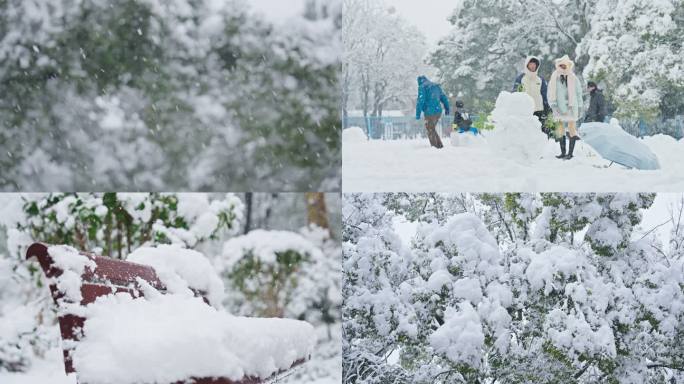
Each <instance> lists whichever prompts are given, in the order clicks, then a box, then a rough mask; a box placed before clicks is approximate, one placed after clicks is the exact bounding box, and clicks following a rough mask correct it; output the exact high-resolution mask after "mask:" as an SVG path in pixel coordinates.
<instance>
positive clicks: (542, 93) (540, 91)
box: [513, 56, 551, 134]
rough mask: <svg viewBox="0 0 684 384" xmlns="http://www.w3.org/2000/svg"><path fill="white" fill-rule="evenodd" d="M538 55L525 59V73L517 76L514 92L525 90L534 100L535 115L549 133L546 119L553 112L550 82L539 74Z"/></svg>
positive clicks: (543, 129)
mask: <svg viewBox="0 0 684 384" xmlns="http://www.w3.org/2000/svg"><path fill="white" fill-rule="evenodd" d="M540 64H541V61H540V60H539V58H538V57H535V56H528V57H527V59H526V60H525V66H524V67H523V73H521V74H520V75H518V77H516V78H515V82H514V83H513V92H525V93H527V94H528V95H529V96H530V97H531V98H532V100H534V115H535V116H537V118H538V119H539V122H540V123H541V125H542V132H544V133H546V134H548V132H547V131H546V128H545V123H546V119H547V117H548V115H549V113H550V112H551V106H550V105H549V100H548V97H547V90H548V84H547V82H546V80H544V78H542V77H540V76H539V74H538V73H539V65H540Z"/></svg>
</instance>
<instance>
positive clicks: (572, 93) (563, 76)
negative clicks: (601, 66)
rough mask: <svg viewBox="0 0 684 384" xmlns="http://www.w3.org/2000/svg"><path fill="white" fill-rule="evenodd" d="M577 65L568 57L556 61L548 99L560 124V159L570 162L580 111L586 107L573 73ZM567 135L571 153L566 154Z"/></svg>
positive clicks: (577, 80) (580, 86)
mask: <svg viewBox="0 0 684 384" xmlns="http://www.w3.org/2000/svg"><path fill="white" fill-rule="evenodd" d="M574 66H575V63H573V62H572V60H570V58H569V57H568V55H565V56H563V57H561V58H560V59H556V70H555V71H553V74H551V79H550V80H549V90H548V98H549V104H550V105H551V109H552V110H553V117H554V120H556V121H557V122H559V124H558V131H557V135H556V136H557V137H558V136H560V147H561V154H560V155H558V156H556V157H557V158H559V159H565V160H570V159H572V153H573V151H574V150H575V143H576V142H577V140H579V136H577V120H579V117H580V109H581V108H582V106H583V105H584V101H583V100H582V90H583V87H582V85H581V84H580V82H579V79H578V78H577V76H575V73H574V72H573V71H572V69H573V68H574ZM566 135H567V137H568V139H569V140H570V151H569V152H568V153H567V154H566V152H565V149H566V148H565V146H566V138H565V137H566Z"/></svg>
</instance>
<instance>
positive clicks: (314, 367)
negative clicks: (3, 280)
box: [0, 324, 342, 384]
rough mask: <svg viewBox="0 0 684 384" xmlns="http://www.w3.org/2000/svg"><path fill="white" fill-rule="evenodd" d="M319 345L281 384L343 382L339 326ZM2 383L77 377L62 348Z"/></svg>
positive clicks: (40, 383)
mask: <svg viewBox="0 0 684 384" xmlns="http://www.w3.org/2000/svg"><path fill="white" fill-rule="evenodd" d="M316 333H317V337H318V344H317V346H316V347H315V348H314V353H313V354H312V356H311V361H309V362H307V363H306V364H304V365H301V366H299V367H297V368H295V369H293V370H292V371H290V372H288V373H286V374H285V375H284V376H283V377H281V378H280V379H279V381H278V382H281V383H289V384H339V383H341V382H342V355H341V350H342V347H341V338H342V332H341V328H340V326H339V324H336V325H334V326H333V327H332V328H331V331H330V334H331V338H330V339H328V330H327V327H317V328H316ZM0 383H2V384H45V383H50V384H76V377H75V376H74V375H71V376H67V375H66V374H65V373H64V363H63V361H62V350H61V347H58V348H54V349H52V350H50V351H49V352H48V354H47V355H46V357H45V359H39V360H34V362H33V365H32V367H31V369H30V370H29V371H28V372H21V373H9V372H0Z"/></svg>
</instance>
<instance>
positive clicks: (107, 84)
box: [0, 0, 341, 191]
mask: <svg viewBox="0 0 684 384" xmlns="http://www.w3.org/2000/svg"><path fill="white" fill-rule="evenodd" d="M284 4H285V3H284V2H279V1H254V2H252V1H249V2H245V1H237V0H226V1H223V0H202V1H190V0H173V1H159V0H116V1H109V0H106V1H105V0H83V1H74V0H57V1H55V0H29V1H24V0H10V1H3V2H2V3H0V84H1V85H2V92H1V93H0V190H7V191H55V190H60V191H83V190H87V191H92V190H97V191H107V190H126V191H162V190H163V191H169V190H193V191H197V190H202V191H222V190H224V191H225V190H231V191H250V190H262V191H269V190H277V191H302V190H325V191H334V190H339V188H340V180H339V174H340V127H339V112H338V110H339V95H338V88H337V87H338V85H337V84H338V81H337V77H338V71H339V63H340V60H339V52H340V49H339V45H340V44H339V29H340V24H341V4H340V1H339V0H300V1H297V2H294V3H292V2H287V7H286V8H287V10H286V11H283V9H284V7H283V5H284Z"/></svg>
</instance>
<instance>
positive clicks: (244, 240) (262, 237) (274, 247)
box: [220, 229, 322, 270]
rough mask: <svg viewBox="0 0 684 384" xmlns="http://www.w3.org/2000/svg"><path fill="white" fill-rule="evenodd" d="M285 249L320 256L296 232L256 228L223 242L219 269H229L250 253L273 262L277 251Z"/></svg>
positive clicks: (315, 257)
mask: <svg viewBox="0 0 684 384" xmlns="http://www.w3.org/2000/svg"><path fill="white" fill-rule="evenodd" d="M287 251H295V252H297V253H299V254H301V255H309V256H310V257H312V258H313V259H320V258H321V257H322V254H321V250H320V249H319V248H318V247H316V246H315V245H314V244H313V243H312V242H311V241H309V240H307V239H306V238H304V237H303V236H302V235H300V234H298V233H295V232H288V231H267V230H263V229H257V230H254V231H251V232H249V233H247V234H246V235H244V236H238V237H235V238H233V239H230V240H228V241H226V242H225V244H224V245H223V260H220V263H222V264H223V265H221V266H220V269H221V270H226V269H231V268H232V267H233V266H234V265H235V263H237V262H238V261H240V259H242V258H243V257H245V256H247V255H250V254H251V255H252V256H254V257H255V258H257V259H258V260H259V261H261V262H262V263H264V264H274V263H276V262H277V260H278V253H283V252H287Z"/></svg>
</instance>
